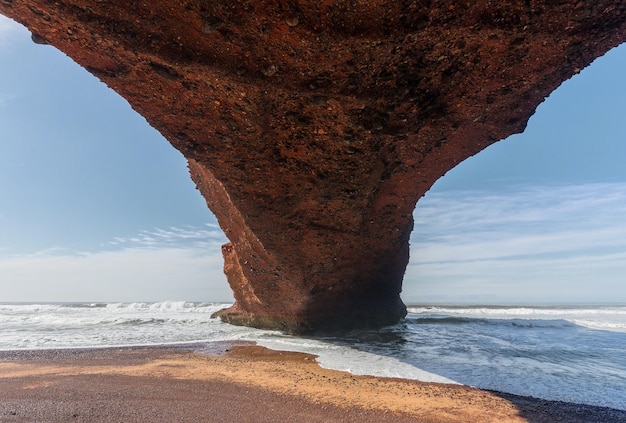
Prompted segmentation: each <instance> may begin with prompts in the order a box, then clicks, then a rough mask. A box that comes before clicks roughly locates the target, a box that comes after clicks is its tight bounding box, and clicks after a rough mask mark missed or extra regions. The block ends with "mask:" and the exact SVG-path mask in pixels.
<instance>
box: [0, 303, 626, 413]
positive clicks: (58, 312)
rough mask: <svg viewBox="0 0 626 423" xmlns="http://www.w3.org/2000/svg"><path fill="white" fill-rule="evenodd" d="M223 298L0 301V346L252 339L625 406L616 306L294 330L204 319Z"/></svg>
mask: <svg viewBox="0 0 626 423" xmlns="http://www.w3.org/2000/svg"><path fill="white" fill-rule="evenodd" d="M228 305H229V304H223V303H191V302H159V303H71V304H70V303H67V304H0V350H29V349H50V348H84V347H89V348H99V347H110V346H142V345H168V344H185V343H189V344H194V348H195V349H196V350H198V351H200V352H202V350H203V349H204V348H206V351H210V350H211V345H212V343H214V342H219V341H253V342H256V343H257V344H259V345H262V346H265V347H268V348H272V349H278V350H289V351H300V352H307V353H312V354H316V355H317V356H318V358H317V361H318V362H319V363H320V365H321V366H323V367H327V368H331V369H337V370H345V371H349V372H351V373H354V374H370V375H375V376H383V377H402V378H409V379H419V380H424V381H435V382H444V383H461V384H465V385H470V386H476V387H479V388H484V389H491V390H497V391H502V392H508V393H512V394H518V395H526V396H533V397H538V398H544V399H550V400H562V401H568V402H575V403H580V404H589V405H598V406H606V407H612V408H617V409H621V410H626V353H625V351H626V306H606V305H605V306H598V305H593V306H591V305H587V306H582V305H577V306H571V305H569V306H542V307H538V306H480V305H476V306H467V305H456V306H443V305H437V306H433V305H414V306H409V314H408V316H407V318H406V319H404V320H403V321H402V322H401V323H399V324H397V325H395V326H391V327H387V328H384V329H380V330H368V331H352V332H350V333H348V334H345V335H342V336H341V337H317V338H302V337H293V336H288V335H284V334H281V333H279V332H274V331H267V330H258V329H252V328H246V327H238V326H232V325H228V324H225V323H222V322H221V321H220V320H218V319H211V317H210V316H211V314H212V313H213V312H215V311H217V310H219V309H221V308H223V307H226V306H228Z"/></svg>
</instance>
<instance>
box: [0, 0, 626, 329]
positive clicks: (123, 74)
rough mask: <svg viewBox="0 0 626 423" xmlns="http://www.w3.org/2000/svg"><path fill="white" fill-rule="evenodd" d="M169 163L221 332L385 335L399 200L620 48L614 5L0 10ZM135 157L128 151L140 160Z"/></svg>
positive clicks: (619, 0) (66, 3)
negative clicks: (203, 210)
mask: <svg viewBox="0 0 626 423" xmlns="http://www.w3.org/2000/svg"><path fill="white" fill-rule="evenodd" d="M0 13H3V14H5V15H7V16H9V17H12V18H14V19H16V20H17V21H19V22H21V23H23V24H25V25H26V26H27V27H28V28H29V29H30V30H31V31H32V33H33V39H34V40H35V41H36V42H39V43H48V44H51V45H53V46H55V47H57V48H59V49H60V50H62V51H63V52H65V53H66V54H67V55H69V56H70V57H72V58H73V59H74V60H75V61H76V62H78V63H79V64H80V65H82V66H83V67H85V68H86V69H87V70H89V71H90V72H91V73H93V74H94V75H96V76H97V77H98V78H100V79H101V80H102V81H104V82H105V83H106V84H107V85H108V86H109V87H111V88H112V89H114V90H115V91H117V92H118V93H119V94H120V95H122V96H123V97H124V98H126V99H127V100H128V102H129V103H130V104H131V105H132V107H133V108H134V109H135V110H136V111H137V112H139V113H140V114H141V115H143V116H144V117H145V118H146V119H147V120H148V122H149V123H150V124H151V125H152V126H154V127H155V128H156V129H158V130H159V131H160V132H161V133H162V134H163V135H164V136H165V137H166V138H167V139H168V140H169V141H170V142H171V143H172V145H173V146H174V147H175V148H177V149H178V150H179V151H180V152H181V153H183V154H184V155H185V157H186V158H187V159H188V162H189V169H190V172H191V176H192V178H193V180H194V181H195V182H196V184H197V186H198V189H199V190H200V192H201V193H202V195H203V196H204V197H205V198H206V200H207V203H208V205H209V207H210V208H211V210H212V211H213V212H214V213H215V215H216V217H217V219H218V221H219V224H220V226H221V227H222V229H223V230H224V232H225V233H226V235H227V236H228V238H229V240H230V243H229V244H227V245H225V246H224V247H223V254H224V259H225V272H226V275H227V277H228V282H229V284H230V286H231V287H232V289H233V292H234V295H235V299H236V303H235V305H234V306H233V307H232V308H231V309H230V310H228V311H226V312H224V313H222V318H223V319H224V320H226V321H229V322H232V323H237V324H247V325H252V326H258V327H266V328H277V329H282V330H285V331H288V332H293V333H304V332H312V331H317V330H327V329H342V328H351V327H368V326H380V325H385V324H390V323H394V322H396V321H398V320H399V319H400V318H402V317H403V316H404V315H405V307H404V305H403V303H402V301H401V300H400V297H399V294H400V291H401V285H402V277H403V274H404V271H405V267H406V265H407V262H408V248H409V245H408V242H409V234H410V232H411V229H412V224H413V222H412V211H413V209H414V207H415V203H416V201H417V200H418V199H419V198H420V197H421V196H422V195H423V194H424V193H425V192H426V191H427V190H428V189H429V188H430V187H431V185H432V184H433V183H434V182H435V181H436V180H437V179H438V178H439V177H440V176H442V175H443V174H444V173H445V172H446V171H448V170H449V169H451V168H452V167H454V166H455V165H456V164H458V163H459V162H461V161H462V160H463V159H465V158H467V157H469V156H471V155H473V154H476V153H477V152H479V151H480V150H482V149H483V148H485V147H487V146H488V145H490V144H492V143H494V142H496V141H498V140H501V139H503V138H506V137H507V136H509V135H510V134H513V133H517V132H520V131H522V130H523V129H524V127H525V125H526V122H527V120H528V118H529V117H530V116H531V115H532V113H533V112H534V110H535V108H536V107H537V105H538V104H539V103H541V102H542V101H543V99H544V98H545V97H546V96H547V95H548V94H550V92H552V91H553V90H554V89H555V88H556V87H557V86H558V85H559V84H560V83H561V82H562V81H564V80H565V79H567V78H569V77H571V76H572V75H574V74H576V73H577V72H579V71H580V70H581V69H582V68H584V67H585V66H587V65H588V64H589V63H590V62H591V61H592V60H593V59H594V58H596V57H598V56H600V55H602V54H604V53H605V52H606V51H607V50H609V49H610V48H612V47H614V46H616V45H618V44H619V43H621V42H623V41H624V40H626V2H624V1H623V0H587V1H554V0H551V1H548V0H545V1H537V0H525V1H507V2H505V1H487V0H471V1H455V2H452V1H447V2H443V1H401V0H385V1H382V0H380V1H377V0H374V1H346V2H343V1H342V2H322V1H307V0H283V1H260V0H250V1H235V0H212V1H199V0H189V1H180V2H172V1H170V0H167V1H164V0H151V1H119V2H107V1H99V0H90V1H89V0H58V1H55V2H50V1H47V0H24V1H20V0H0ZM149 155H150V152H149V151H147V152H146V157H149Z"/></svg>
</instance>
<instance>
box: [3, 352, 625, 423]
mask: <svg viewBox="0 0 626 423" xmlns="http://www.w3.org/2000/svg"><path fill="white" fill-rule="evenodd" d="M199 350H200V348H199V347H198V346H191V345H186V346H179V347H175V346H169V347H133V348H93V349H57V350H22V351H3V352H0V421H1V422H44V421H45V422H146V421H150V422H174V421H176V422H202V421H205V422H213V421H216V422H217V421H219V422H286V421H298V422H301V423H303V422H335V421H341V422H357V421H358V422H417V421H419V422H525V421H528V422H554V421H566V422H593V421H596V422H626V411H620V410H613V409H609V408H603V407H594V406H586V405H578V404H571V403H565V402H559V401H548V400H540V399H533V398H529V397H521V396H515V395H509V394H502V393H497V392H492V391H486V390H479V389H475V388H471V387H468V386H463V385H452V384H438V383H425V382H419V381H415V380H405V379H397V378H381V377H373V376H356V375H353V374H350V373H347V372H342V371H336V370H329V369H324V368H321V367H320V366H319V365H318V364H317V363H316V361H315V357H314V356H312V355H309V354H303V353H292V352H285V351H274V350H270V349H267V348H263V347H260V346H257V345H255V344H253V343H217V344H213V345H212V347H211V348H210V349H207V348H203V349H202V353H200V352H198V351H199Z"/></svg>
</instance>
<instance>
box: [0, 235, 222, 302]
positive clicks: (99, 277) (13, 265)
mask: <svg viewBox="0 0 626 423" xmlns="http://www.w3.org/2000/svg"><path fill="white" fill-rule="evenodd" d="M155 234H157V235H155ZM159 237H160V238H159ZM221 238H223V235H222V236H221ZM221 238H220V237H219V236H218V234H217V233H216V228H215V227H214V226H211V225H207V227H206V228H200V229H195V230H194V229H193V228H185V229H181V228H170V229H168V230H160V229H156V230H155V231H153V232H150V233H148V232H145V233H142V234H140V235H139V236H137V237H129V238H127V239H119V240H118V244H117V245H109V246H108V249H107V250H106V251H99V252H75V251H68V250H67V249H63V248H52V249H48V250H45V251H41V252H38V253H35V254H30V255H26V256H18V257H16V256H14V257H7V258H3V259H0V275H2V281H1V282H0V287H1V289H0V292H1V293H0V301H164V300H186V301H232V293H231V291H230V288H229V287H228V284H227V282H226V278H225V276H224V274H223V272H222V266H223V261H222V256H221V249H220V248H219V246H220V244H221V242H222V241H223V239H221ZM161 240H165V241H164V242H162V243H159V242H157V241H161ZM188 241H189V242H188ZM113 247H115V248H113Z"/></svg>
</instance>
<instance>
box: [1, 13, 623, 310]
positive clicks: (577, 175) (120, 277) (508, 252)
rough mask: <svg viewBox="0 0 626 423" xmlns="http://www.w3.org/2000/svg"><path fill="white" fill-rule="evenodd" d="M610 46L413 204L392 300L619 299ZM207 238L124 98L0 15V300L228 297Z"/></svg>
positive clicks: (174, 168)
mask: <svg viewBox="0 0 626 423" xmlns="http://www.w3.org/2000/svg"><path fill="white" fill-rule="evenodd" d="M625 69H626V46H622V47H620V48H617V49H614V50H613V51H611V52H609V54H607V55H606V56H605V57H603V58H601V59H599V60H597V61H596V62H595V63H594V64H593V65H592V66H591V67H589V68H588V69H585V70H584V71H583V72H581V74H580V75H578V76H576V77H575V78H573V79H572V80H570V81H567V82H566V83H564V84H563V86H562V87H561V88H559V89H558V90H557V91H556V92H554V93H553V94H552V95H551V96H550V97H549V99H548V100H547V101H546V102H545V103H544V104H542V105H541V106H540V107H539V108H538V110H537V113H536V114H535V116H533V118H532V119H531V121H530V123H529V126H528V128H527V130H526V131H525V133H524V134H522V135H515V136H512V137H511V138H509V139H508V140H506V141H503V142H500V143H498V144H496V145H494V146H492V147H490V148H488V149H487V150H485V151H484V152H482V153H480V154H479V155H477V156H475V157H473V158H470V159H468V160H467V161H465V162H464V163H462V164H461V165H459V166H458V167H457V168H455V169H454V170H452V171H450V172H449V173H448V174H447V175H446V176H445V177H444V178H442V179H441V180H440V181H439V182H437V184H435V186H434V187H433V188H432V189H431V191H429V192H428V193H427V195H426V196H425V197H424V198H423V199H422V200H421V201H420V203H419V205H418V207H417V209H416V211H415V219H416V225H415V231H414V233H413V236H412V238H411V263H410V264H409V267H408V269H407V274H406V277H405V283H404V293H403V298H404V300H405V301H406V302H410V303H413V302H507V303H510V302H517V303H521V302H538V301H539V302H541V301H545V302H571V301H573V302H590V301H594V302H606V301H619V302H625V303H626V166H624V161H625V159H626V136H625V135H624V134H626V120H625V119H624V117H625V116H626V81H625V80H624V78H623V76H622V75H623V74H624V70H625ZM223 242H225V238H224V236H223V235H222V233H221V231H220V230H219V228H218V227H217V225H216V223H215V220H214V218H213V217H212V215H211V214H210V212H209V211H208V209H207V208H206V205H205V203H204V200H203V199H202V197H201V196H200V194H199V193H198V192H197V191H196V190H195V187H194V185H193V183H192V182H191V180H190V178H189V176H188V174H187V169H186V163H185V160H184V159H183V157H182V156H181V155H180V153H178V152H177V151H175V150H174V149H173V148H172V147H171V146H170V145H169V144H168V143H167V141H165V140H164V139H163V138H162V137H161V136H160V135H159V134H158V133H157V132H156V131H155V130H154V129H152V128H151V127H150V126H149V125H148V124H147V123H146V122H145V120H144V119H143V118H142V117H141V116H139V115H137V114H136V113H134V112H133V111H132V109H131V108H130V107H129V105H128V103H126V101H125V100H123V99H122V98H120V97H119V96H118V95H117V94H115V93H114V92H112V91H111V90H109V89H108V88H107V87H106V86H105V85H104V84H102V83H101V82H99V81H98V80H97V79H96V78H94V77H93V76H91V75H90V74H89V73H87V72H86V71H84V70H83V69H81V68H80V67H78V66H77V65H75V64H74V63H73V62H72V61H71V60H70V59H68V58H67V57H65V56H64V55H63V54H62V53H60V52H58V51H57V50H55V49H54V48H52V47H50V46H41V45H35V44H34V43H32V42H31V41H30V34H29V33H28V31H26V30H25V29H23V28H21V27H20V26H19V25H17V24H15V23H13V22H12V21H10V20H8V19H6V18H3V17H0V302H4V301H161V300H189V301H224V300H225V301H229V300H231V298H232V296H231V293H230V290H229V288H228V285H227V283H226V280H225V277H224V276H223V274H222V258H221V252H220V248H219V246H220V245H221V244H222V243H223Z"/></svg>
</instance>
